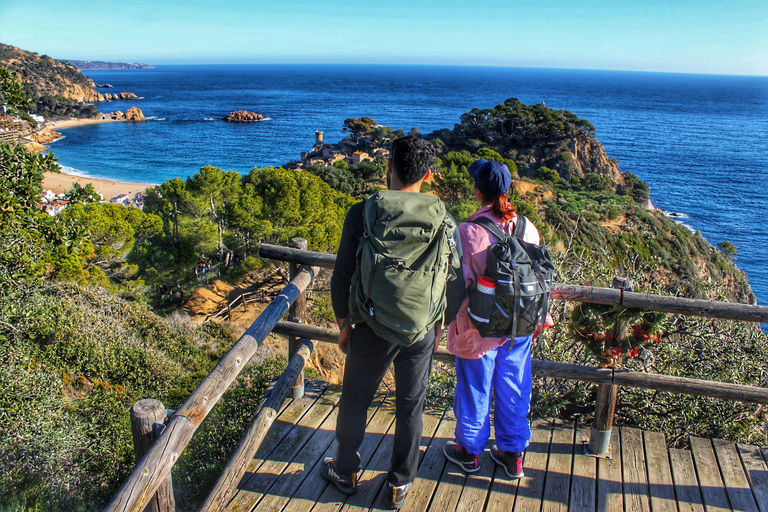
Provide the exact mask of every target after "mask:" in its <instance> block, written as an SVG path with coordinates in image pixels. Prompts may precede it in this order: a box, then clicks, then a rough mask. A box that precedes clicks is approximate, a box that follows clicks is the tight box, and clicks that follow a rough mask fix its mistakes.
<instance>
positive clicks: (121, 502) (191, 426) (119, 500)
mask: <svg viewBox="0 0 768 512" xmlns="http://www.w3.org/2000/svg"><path fill="white" fill-rule="evenodd" d="M315 273H316V271H315V270H314V269H310V268H308V267H304V268H303V269H302V272H300V273H299V274H298V275H297V276H296V278H295V279H293V280H292V281H291V282H290V283H289V284H288V285H287V286H286V287H285V288H283V291H282V292H280V294H279V295H278V296H277V297H275V299H274V300H273V301H272V302H271V303H270V305H269V306H267V308H266V309H265V310H264V311H263V312H262V313H261V315H259V318H257V319H256V321H254V322H253V324H251V326H250V327H249V328H248V330H247V331H246V332H245V334H243V335H242V336H241V337H240V339H239V340H238V341H237V343H235V345H234V346H233V347H232V348H231V349H230V350H229V352H227V354H226V355H225V356H224V357H223V358H222V359H221V361H219V364H218V365H216V367H215V368H214V369H213V371H211V373H209V374H208V376H207V377H206V378H205V380H204V381H203V382H202V383H201V384H200V385H199V386H198V387H197V389H195V391H194V392H193V393H192V394H191V395H190V396H189V398H187V400H186V401H185V402H184V403H183V404H182V405H181V407H179V408H178V409H177V410H176V413H175V414H174V415H173V417H171V419H170V421H169V422H168V425H167V426H166V428H165V430H164V431H163V433H162V434H161V435H160V437H159V438H158V439H157V441H156V443H155V444H154V445H153V446H152V448H150V450H149V451H148V452H147V454H146V455H144V457H143V458H142V459H141V461H140V462H139V463H138V464H137V465H136V468H135V469H134V470H133V472H132V473H131V474H130V476H129V477H128V479H127V480H126V481H125V482H123V485H122V486H121V487H120V489H119V490H118V491H117V494H115V495H114V496H113V497H112V501H110V502H109V504H108V505H107V506H106V508H105V509H104V512H117V511H121V512H126V511H131V512H139V511H141V510H143V509H144V506H145V505H146V504H147V501H148V500H149V498H151V497H152V496H153V495H154V494H155V492H156V491H157V488H158V486H159V485H160V483H161V482H162V481H163V479H164V478H165V477H166V476H167V475H168V474H169V473H170V471H171V468H172V467H173V465H174V464H175V463H176V461H177V460H178V458H179V455H180V454H181V452H182V450H184V448H185V447H186V446H187V444H188V443H189V441H190V439H191V438H192V434H194V432H195V430H197V427H198V426H200V423H202V421H203V420H204V419H205V417H206V416H207V415H208V414H209V413H210V412H211V409H213V407H214V406H215V405H216V403H217V402H218V401H219V399H220V398H221V396H222V395H223V394H224V393H225V392H226V391H227V389H228V388H229V386H230V384H232V382H233V381H234V380H235V378H236V377H237V376H238V375H239V374H240V372H241V371H242V369H243V368H245V366H246V364H247V363H248V361H250V359H251V357H253V355H254V354H255V353H256V350H258V348H259V346H260V345H261V343H262V342H263V341H264V339H265V338H266V337H267V335H268V334H269V333H270V332H271V331H272V328H273V327H274V326H275V324H276V323H277V321H278V320H280V318H281V317H282V316H283V315H284V314H285V313H287V312H288V308H289V306H290V305H291V304H292V303H293V301H295V300H296V298H297V297H298V296H299V295H300V294H301V292H302V291H304V290H305V289H306V288H307V286H309V284H310V282H311V281H312V279H313V278H314V275H315Z"/></svg>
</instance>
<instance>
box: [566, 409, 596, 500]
mask: <svg viewBox="0 0 768 512" xmlns="http://www.w3.org/2000/svg"><path fill="white" fill-rule="evenodd" d="M590 431H591V427H590V426H589V425H584V424H582V425H577V427H576V440H575V442H574V448H573V476H572V477H571V493H570V497H569V499H568V505H569V510H570V511H571V512H594V511H595V505H596V504H597V490H596V485H595V483H596V482H597V459H596V458H595V457H590V456H589V455H585V454H584V447H585V446H586V445H587V443H588V442H589V434H590Z"/></svg>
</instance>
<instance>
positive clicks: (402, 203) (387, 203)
mask: <svg viewBox="0 0 768 512" xmlns="http://www.w3.org/2000/svg"><path fill="white" fill-rule="evenodd" d="M434 158H435V149H434V147H433V146H432V145H431V144H430V143H429V142H427V141H426V140H423V139H420V138H418V137H415V136H407V137H403V138H400V139H397V140H395V141H394V143H393V144H392V154H391V157H390V160H389V168H388V171H387V184H388V188H389V190H387V191H381V192H377V193H376V194H374V195H372V196H370V197H369V198H367V199H366V200H365V201H363V202H360V203H357V204H355V205H354V206H352V208H350V210H349V212H348V213H347V217H346V219H345V221H344V228H343V231H342V235H341V241H340V244H339V250H338V254H337V257H336V266H335V269H334V272H333V277H332V278H331V299H332V302H333V310H334V313H335V314H336V319H337V322H338V324H339V328H340V329H341V332H340V335H339V347H340V348H341V350H342V352H344V353H345V354H347V359H346V364H345V368H344V381H343V390H342V395H341V399H340V402H339V416H338V420H337V423H336V440H337V442H338V451H337V455H336V458H326V459H325V460H324V461H323V464H322V467H321V471H322V474H323V477H325V478H326V479H327V480H329V481H331V482H332V483H333V484H334V485H335V486H336V487H337V488H338V489H339V490H340V491H341V492H343V493H345V494H353V493H354V492H355V491H356V490H357V483H358V478H359V473H360V470H361V460H360V455H359V454H358V453H357V450H358V449H359V447H360V445H361V444H362V442H363V437H364V434H365V426H366V416H367V411H368V407H369V406H370V404H371V402H372V401H373V397H374V395H375V393H376V390H377V389H378V387H379V384H380V383H381V380H382V378H383V377H384V375H385V374H386V372H387V370H388V369H389V367H390V365H391V364H392V363H394V366H395V386H396V399H395V404H396V405H395V415H396V419H395V435H394V443H393V450H392V465H391V468H390V470H389V473H388V475H387V490H386V496H387V500H388V504H389V506H390V507H391V508H400V507H402V506H403V502H404V500H405V496H406V494H407V493H408V491H409V490H410V489H411V485H412V483H413V481H414V479H415V478H416V471H417V469H418V462H419V444H420V441H421V435H422V428H423V425H422V413H423V411H424V401H425V396H426V392H427V386H428V384H429V373H430V371H431V369H432V355H433V352H434V349H435V346H436V340H439V334H440V332H442V328H443V326H445V325H448V324H449V323H450V322H451V321H452V320H453V318H455V316H456V313H457V311H458V306H459V305H460V304H461V299H462V298H463V294H464V293H465V289H464V286H463V278H462V276H460V275H459V276H458V278H456V279H453V280H451V281H449V285H448V286H449V287H450V290H449V292H448V293H449V294H451V295H453V294H454V293H457V294H459V295H461V298H456V299H453V298H452V300H450V304H451V306H453V307H451V310H450V311H447V310H446V299H445V295H446V292H445V288H446V280H447V279H449V276H450V277H455V276H456V274H455V272H456V271H458V272H460V271H461V264H460V261H459V258H460V247H458V246H457V241H458V236H454V230H455V223H454V222H453V219H452V218H451V217H450V215H447V214H446V211H445V206H444V205H443V203H442V202H441V201H440V200H439V199H438V198H437V197H436V196H433V195H429V194H421V193H419V192H420V190H421V184H422V182H423V181H424V180H425V179H427V178H428V177H429V175H430V172H431V170H430V168H431V166H432V164H433V162H434ZM452 283H456V285H455V286H451V284H452ZM353 326H354V327H353Z"/></svg>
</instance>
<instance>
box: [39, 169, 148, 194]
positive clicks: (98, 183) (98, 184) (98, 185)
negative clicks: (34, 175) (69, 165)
mask: <svg viewBox="0 0 768 512" xmlns="http://www.w3.org/2000/svg"><path fill="white" fill-rule="evenodd" d="M74 182H76V183H78V184H80V186H82V187H84V186H85V185H86V184H88V183H90V184H91V185H93V188H95V189H96V192H101V194H102V196H104V200H105V201H106V200H109V199H110V198H112V197H115V196H119V195H121V194H130V195H133V194H135V193H136V192H142V191H144V190H145V189H147V188H149V187H152V186H154V185H151V184H147V183H123V182H120V181H113V180H110V179H101V178H86V177H83V176H74V175H71V174H64V173H63V172H62V173H59V174H53V173H50V172H47V173H45V176H44V177H43V190H52V191H53V192H54V193H56V194H63V193H65V192H67V191H69V190H70V189H71V188H72V183H74Z"/></svg>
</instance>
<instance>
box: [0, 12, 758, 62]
mask: <svg viewBox="0 0 768 512" xmlns="http://www.w3.org/2000/svg"><path fill="white" fill-rule="evenodd" d="M0 42H3V43H6V44H11V45H13V46H18V47H19V48H22V49H24V50H29V51H35V52H38V53H40V54H48V55H50V56H51V57H54V58H58V59H82V60H107V61H125V62H146V63H148V64H187V63H200V64H207V63H299V62H302V63H303V62H317V63H395V64H398V63H399V64H448V65H454V64H456V65H467V64H469V65H496V66H534V67H552V68H581V69H617V70H636V71H667V72H685V73H718V74H746V75H768V0H758V1H739V0H733V1H712V0H697V1H693V0H683V1H675V0H665V1H655V0H654V1H643V0H610V1H594V0H585V1H583V2H578V1H574V0H567V1H560V0H557V1H547V0H540V1H527V0H526V1H515V0H505V1H489V2H483V1H467V0H465V1H462V2H455V1H451V0H443V1H441V0H421V1H418V0H417V1H413V0H410V1H402V0H393V1H385V2H370V1H366V0H354V1H352V0H326V1H317V0H313V1H306V0H298V1H293V0H263V1H247V0H244V1H237V2H234V1H228V0H222V1H218V2H213V1H210V2H209V1H200V0H171V1H163V0H158V1H157V2H155V1H148V0H127V1H126V0H123V1H120V2H115V1H112V0H103V1H100V2H96V1H85V0H56V1H51V0H32V1H29V0H17V1H9V0H0Z"/></svg>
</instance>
